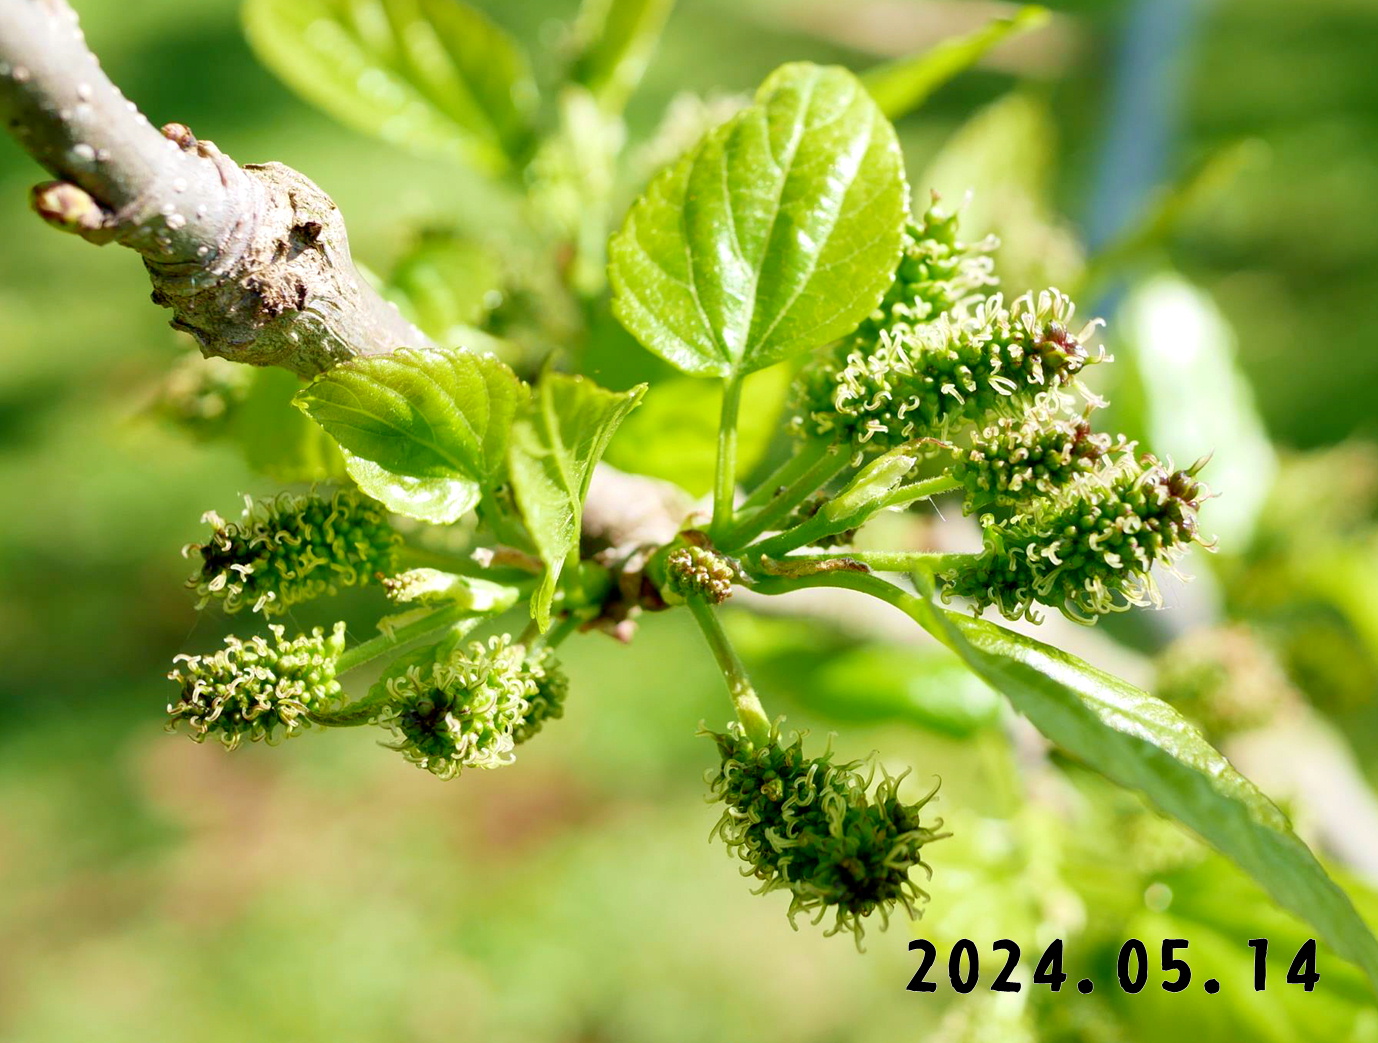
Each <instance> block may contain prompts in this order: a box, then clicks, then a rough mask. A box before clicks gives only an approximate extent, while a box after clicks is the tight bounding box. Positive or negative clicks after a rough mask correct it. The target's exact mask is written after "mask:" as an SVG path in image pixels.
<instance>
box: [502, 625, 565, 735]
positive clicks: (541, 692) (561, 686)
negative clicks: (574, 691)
mask: <svg viewBox="0 0 1378 1043" xmlns="http://www.w3.org/2000/svg"><path fill="white" fill-rule="evenodd" d="M523 667H524V669H525V670H526V673H527V675H528V676H529V677H530V678H531V680H532V681H533V682H534V683H535V686H536V690H535V691H534V692H533V693H532V694H530V695H528V696H527V697H526V702H527V709H526V713H525V714H524V715H523V716H522V719H521V720H520V721H518V722H517V727H516V728H515V729H514V730H513V732H512V739H513V741H514V742H515V743H516V744H517V745H518V746H520V745H521V744H522V743H524V742H526V740H527V739H529V738H531V737H532V736H533V735H535V734H536V733H537V732H538V731H540V730H541V728H542V727H544V726H545V722H546V721H554V720H558V719H559V718H561V717H563V716H564V715H565V696H566V695H568V694H569V678H568V677H566V676H565V672H564V670H563V669H561V667H560V662H559V660H558V659H556V658H555V653H554V652H552V651H551V650H550V649H549V648H543V649H541V650H540V651H539V652H535V653H532V654H528V655H527V657H526V660H525V662H524V663H523Z"/></svg>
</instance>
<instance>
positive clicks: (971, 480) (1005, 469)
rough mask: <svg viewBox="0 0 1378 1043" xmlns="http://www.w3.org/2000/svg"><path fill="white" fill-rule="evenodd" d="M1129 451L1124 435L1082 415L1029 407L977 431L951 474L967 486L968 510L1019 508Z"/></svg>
mask: <svg viewBox="0 0 1378 1043" xmlns="http://www.w3.org/2000/svg"><path fill="white" fill-rule="evenodd" d="M1132 450H1133V444H1132V443H1130V442H1127V441H1125V439H1124V437H1123V436H1120V437H1119V438H1117V439H1112V438H1111V437H1110V435H1108V434H1100V433H1096V432H1093V431H1092V430H1091V423H1090V421H1089V420H1087V419H1086V418H1084V417H1082V418H1071V417H1066V416H1060V415H1058V414H1056V413H1052V412H1049V411H1047V410H1039V409H1034V410H1030V411H1029V413H1028V414H1027V415H1026V416H1025V417H1024V418H1023V419H1015V418H1012V417H1000V418H999V419H997V420H996V421H995V423H993V424H991V425H990V426H988V427H987V428H986V429H985V430H984V431H982V432H980V433H979V434H978V435H977V436H976V437H975V438H973V439H972V444H971V447H970V448H969V449H966V450H964V451H962V452H961V453H960V455H959V457H958V460H957V464H956V466H955V467H953V469H952V475H953V477H954V478H956V479H957V480H958V481H959V482H961V483H962V487H963V488H964V489H965V491H966V511H967V513H968V514H971V513H974V512H976V511H979V510H986V509H989V508H992V507H1008V508H1018V507H1020V506H1022V505H1024V504H1027V503H1029V502H1030V501H1032V500H1034V499H1036V498H1039V497H1046V496H1052V495H1054V494H1056V493H1057V491H1058V490H1059V489H1061V488H1063V487H1064V486H1066V485H1068V484H1070V483H1072V482H1073V481H1075V480H1076V479H1078V478H1080V477H1082V476H1085V475H1091V474H1095V473H1096V471H1098V470H1100V469H1102V468H1103V467H1105V466H1108V465H1109V464H1111V463H1113V461H1114V460H1115V459H1117V458H1118V457H1120V456H1123V455H1124V454H1125V453H1128V452H1132Z"/></svg>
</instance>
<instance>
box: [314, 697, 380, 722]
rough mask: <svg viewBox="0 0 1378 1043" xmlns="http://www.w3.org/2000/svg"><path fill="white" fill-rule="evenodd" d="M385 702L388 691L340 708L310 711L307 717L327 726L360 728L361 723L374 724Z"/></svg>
mask: <svg viewBox="0 0 1378 1043" xmlns="http://www.w3.org/2000/svg"><path fill="white" fill-rule="evenodd" d="M385 702H387V693H386V692H380V693H377V694H372V695H366V696H364V697H363V698H362V699H357V700H355V701H354V702H352V703H348V704H346V705H345V706H341V707H340V708H339V709H338V710H311V711H308V713H307V714H306V717H307V719H308V720H309V721H311V722H312V723H313V724H320V725H324V726H325V727H327V728H358V727H359V726H360V725H364V724H372V723H373V719H374V717H375V716H376V711H377V709H378V707H379V706H380V705H382V704H383V703H385Z"/></svg>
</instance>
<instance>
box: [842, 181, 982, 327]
mask: <svg viewBox="0 0 1378 1043" xmlns="http://www.w3.org/2000/svg"><path fill="white" fill-rule="evenodd" d="M957 216H958V215H957V211H955V210H954V211H953V212H951V213H947V212H945V211H944V210H943V209H942V208H941V207H940V206H939V205H938V197H937V194H936V193H935V194H934V196H933V202H932V204H931V205H930V206H929V208H928V210H927V212H926V213H925V214H924V215H923V217H922V218H921V219H920V220H919V221H918V222H917V223H916V224H911V225H910V226H909V227H908V228H906V229H905V233H904V246H903V253H902V254H901V256H900V263H899V266H898V267H897V268H896V269H895V281H894V283H893V284H892V285H891V287H890V289H889V290H888V291H887V292H886V294H885V297H884V299H883V300H882V301H881V303H880V306H879V307H878V308H877V309H876V311H875V312H874V313H873V314H872V315H871V316H870V317H869V318H868V319H867V320H866V321H865V322H863V323H862V324H861V326H860V327H859V328H858V329H857V331H856V334H855V336H854V340H855V341H857V342H865V341H869V342H871V343H875V342H876V340H877V339H878V338H879V336H880V331H881V330H883V329H888V328H889V327H891V326H893V325H894V324H895V323H898V322H907V323H910V324H915V325H916V324H918V323H922V322H928V321H930V320H932V319H936V318H937V317H938V316H939V315H944V314H946V313H948V312H952V311H956V310H959V309H962V308H965V307H966V306H968V305H971V304H974V303H975V302H976V301H978V300H980V298H981V291H982V290H983V289H985V288H986V287H988V286H994V285H995V282H996V279H995V274H994V272H995V260H994V258H993V257H992V256H991V254H992V253H993V252H994V251H995V249H996V247H997V246H998V245H999V243H998V242H997V241H996V239H995V238H994V237H993V236H988V237H987V238H985V239H983V240H981V241H980V242H979V243H964V242H962V241H961V240H960V239H958V238H957Z"/></svg>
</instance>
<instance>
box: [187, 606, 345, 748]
mask: <svg viewBox="0 0 1378 1043" xmlns="http://www.w3.org/2000/svg"><path fill="white" fill-rule="evenodd" d="M268 630H269V632H270V633H269V636H268V637H262V636H258V637H253V638H250V639H249V640H248V641H241V640H240V639H239V638H237V637H227V638H226V639H225V647H224V648H223V649H221V650H220V651H219V652H215V653H213V654H211V655H194V656H188V655H179V656H177V658H176V659H175V660H174V662H175V663H176V664H177V666H176V667H175V669H173V671H172V672H171V673H170V674H168V677H169V678H170V679H171V680H173V681H176V682H177V683H178V684H180V685H181V688H182V691H181V695H180V696H179V697H178V699H177V701H176V702H174V703H170V704H169V705H168V708H167V712H168V716H169V718H170V719H169V722H168V728H169V730H176V729H177V728H178V726H179V725H185V726H186V728H187V730H188V732H189V734H190V735H191V737H192V738H193V739H195V740H196V741H197V742H204V741H205V740H206V739H207V738H215V739H218V740H219V741H220V742H221V743H223V744H224V745H225V747H226V748H227V749H231V750H232V749H234V748H235V747H236V746H238V745H239V744H240V743H241V742H243V741H244V740H245V739H248V740H249V741H250V742H258V741H261V740H262V741H267V742H270V743H272V742H275V741H278V740H279V739H283V738H290V737H292V736H293V735H296V734H297V733H298V732H300V731H301V730H302V729H303V728H305V727H306V726H307V724H308V721H307V714H308V713H311V712H315V711H320V710H328V709H330V708H332V707H333V706H335V705H336V704H337V703H338V701H339V698H340V685H339V682H337V681H336V680H335V660H336V659H337V658H338V657H339V655H340V653H341V652H343V651H344V647H345V638H344V624H343V623H337V624H336V625H335V629H334V630H333V631H332V632H331V633H330V634H329V635H328V636H327V635H326V634H324V633H323V632H322V631H321V629H320V628H319V627H317V628H316V629H314V630H312V631H311V633H309V634H303V635H300V636H298V637H294V638H291V639H288V638H287V636H286V632H285V630H284V628H283V627H281V626H276V625H274V626H270V627H269V628H268Z"/></svg>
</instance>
